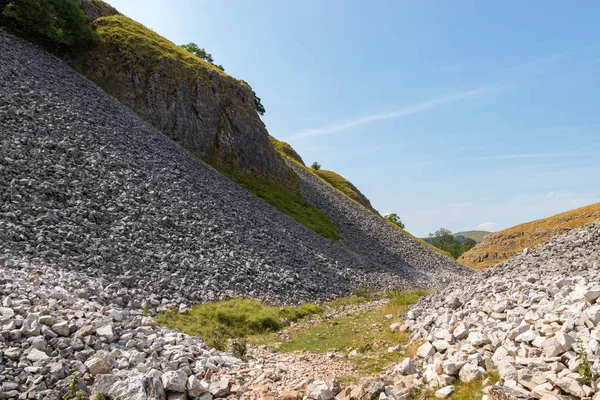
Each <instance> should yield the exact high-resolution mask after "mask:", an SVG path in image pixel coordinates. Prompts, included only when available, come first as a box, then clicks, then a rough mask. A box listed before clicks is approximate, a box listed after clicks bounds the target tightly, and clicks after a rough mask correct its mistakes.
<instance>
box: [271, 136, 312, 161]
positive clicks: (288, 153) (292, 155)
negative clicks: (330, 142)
mask: <svg viewBox="0 0 600 400" xmlns="http://www.w3.org/2000/svg"><path fill="white" fill-rule="evenodd" d="M269 140H271V143H273V146H274V147H275V150H277V152H278V153H279V154H281V155H282V156H283V158H285V159H288V160H290V161H292V162H294V163H296V164H298V165H300V166H301V167H306V165H304V160H302V157H300V154H298V153H296V150H294V148H293V147H292V146H290V144H289V143H286V142H282V141H281V140H277V139H275V138H274V137H273V136H271V135H269Z"/></svg>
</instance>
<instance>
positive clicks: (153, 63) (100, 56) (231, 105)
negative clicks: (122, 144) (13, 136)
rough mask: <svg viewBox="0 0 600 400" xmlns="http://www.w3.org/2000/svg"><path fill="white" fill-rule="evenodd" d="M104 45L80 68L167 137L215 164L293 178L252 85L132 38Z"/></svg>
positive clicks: (101, 22)
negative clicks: (157, 52)
mask: <svg viewBox="0 0 600 400" xmlns="http://www.w3.org/2000/svg"><path fill="white" fill-rule="evenodd" d="M118 23H119V21H106V20H99V21H96V24H99V25H100V26H101V25H102V24H107V25H110V24H118ZM96 46H97V48H95V49H94V50H93V51H92V52H90V53H89V58H86V59H85V60H84V61H82V62H79V63H76V64H77V65H78V69H79V70H80V72H82V73H83V74H84V75H86V76H87V77H88V78H90V79H91V80H93V81H94V82H96V83H97V84H98V85H99V86H101V87H102V88H103V89H104V90H105V91H106V92H108V93H109V94H111V95H113V96H115V97H116V98H117V99H118V100H119V101H120V102H121V103H122V104H124V105H126V106H128V107H129V108H131V109H132V110H134V111H135V112H136V113H137V114H138V115H139V116H141V117H142V118H143V119H144V120H146V121H147V122H149V123H150V124H152V125H153V126H154V127H155V128H156V129H158V130H159V131H161V132H162V133H163V134H165V135H167V136H168V137H170V138H171V139H173V140H175V141H177V142H178V143H179V144H181V145H182V146H183V147H185V148H186V149H187V150H189V151H190V152H192V153H193V154H195V155H197V156H200V157H201V158H202V159H204V160H206V161H209V162H211V163H216V164H220V165H227V166H233V167H236V168H239V169H244V170H248V171H251V172H252V173H254V174H256V175H260V176H265V177H267V178H269V179H272V180H276V181H282V182H285V181H287V180H288V179H289V177H290V174H291V173H292V172H291V170H290V169H289V168H288V167H287V165H286V164H285V162H284V160H283V158H282V157H281V156H280V155H279V154H278V153H277V151H276V150H275V148H274V147H273V145H272V143H271V141H270V140H269V136H268V132H267V130H266V128H265V125H264V123H263V122H262V120H261V119H260V117H259V115H258V113H257V112H256V110H255V108H254V107H255V106H254V94H253V91H252V89H251V88H250V87H249V86H248V85H247V84H246V83H244V82H243V81H238V80H236V79H234V78H232V77H230V76H228V75H225V74H224V73H221V72H220V71H217V70H216V69H214V68H210V67H209V66H205V65H203V64H200V63H196V64H194V65H187V64H186V63H184V62H182V61H181V60H174V59H170V58H162V59H160V60H156V59H154V58H153V57H150V56H147V55H146V54H145V53H144V52H143V51H138V50H137V49H136V48H135V45H132V44H131V43H130V42H128V41H125V40H124V41H119V42H116V43H103V42H102V41H100V42H99V43H98V44H97V45H96Z"/></svg>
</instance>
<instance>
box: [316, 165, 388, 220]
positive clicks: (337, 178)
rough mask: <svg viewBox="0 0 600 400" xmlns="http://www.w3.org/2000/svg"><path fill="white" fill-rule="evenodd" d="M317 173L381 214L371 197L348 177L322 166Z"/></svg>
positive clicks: (367, 207) (368, 208) (347, 194)
mask: <svg viewBox="0 0 600 400" xmlns="http://www.w3.org/2000/svg"><path fill="white" fill-rule="evenodd" d="M313 169H314V168H313ZM315 174H316V175H317V176H318V177H319V178H321V179H322V180H324V181H325V182H327V183H329V184H330V185H331V186H333V187H334V188H336V189H337V190H339V191H340V192H342V193H344V194H345V195H346V196H348V197H350V198H351V199H352V200H354V201H355V202H357V203H358V204H360V205H362V206H363V207H365V208H366V209H367V210H369V211H372V212H374V213H375V214H379V213H378V212H377V210H375V209H374V208H373V206H372V205H371V202H370V201H369V199H367V197H366V196H365V195H364V194H362V193H361V192H360V190H358V188H357V187H356V186H354V185H353V184H352V182H350V181H349V180H348V179H346V178H344V177H343V176H341V175H339V174H337V173H335V172H333V171H328V170H323V169H320V166H319V169H317V170H315Z"/></svg>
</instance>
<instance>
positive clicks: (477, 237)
mask: <svg viewBox="0 0 600 400" xmlns="http://www.w3.org/2000/svg"><path fill="white" fill-rule="evenodd" d="M489 233H492V232H490V231H464V232H456V233H455V234H454V236H457V237H458V236H463V237H466V238H470V239H473V240H474V241H476V242H477V243H481V241H482V240H483V237H484V236H485V235H487V234H489Z"/></svg>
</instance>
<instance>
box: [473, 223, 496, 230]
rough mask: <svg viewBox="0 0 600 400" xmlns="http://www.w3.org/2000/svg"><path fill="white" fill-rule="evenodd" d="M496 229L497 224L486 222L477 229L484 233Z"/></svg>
mask: <svg viewBox="0 0 600 400" xmlns="http://www.w3.org/2000/svg"><path fill="white" fill-rule="evenodd" d="M495 227H496V223H495V222H484V223H483V224H479V225H477V228H478V229H481V230H482V231H493V230H494V228H495Z"/></svg>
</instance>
